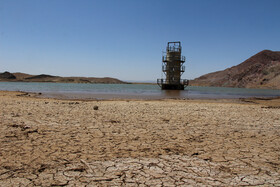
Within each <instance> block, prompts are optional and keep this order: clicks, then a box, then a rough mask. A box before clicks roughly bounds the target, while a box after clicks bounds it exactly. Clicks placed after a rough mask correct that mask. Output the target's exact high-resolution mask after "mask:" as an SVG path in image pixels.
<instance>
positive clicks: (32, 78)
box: [0, 72, 125, 84]
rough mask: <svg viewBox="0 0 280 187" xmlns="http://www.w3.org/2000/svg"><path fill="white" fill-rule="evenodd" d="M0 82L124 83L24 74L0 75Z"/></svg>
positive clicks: (101, 79) (8, 73) (102, 79)
mask: <svg viewBox="0 0 280 187" xmlns="http://www.w3.org/2000/svg"><path fill="white" fill-rule="evenodd" d="M0 81H5V82H6V81H12V82H62V83H104V84H121V83H125V82H123V81H121V80H118V79H115V78H111V77H104V78H96V77H60V76H52V75H46V74H41V75H29V74H25V73H10V72H4V73H0Z"/></svg>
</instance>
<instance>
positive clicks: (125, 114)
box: [0, 92, 280, 186]
mask: <svg viewBox="0 0 280 187" xmlns="http://www.w3.org/2000/svg"><path fill="white" fill-rule="evenodd" d="M19 94H20V93H16V92H0V111H1V113H0V132H1V133H0V145H1V146H0V186H66V185H67V186H75V185H76V186H151V185H155V186H180V185H182V186H184V185H188V184H189V185H202V186H205V185H213V186H214V185H218V186H236V185H275V186H279V185H280V169H279V168H280V144H279V142H280V138H279V136H280V108H279V106H280V105H279V101H278V103H276V104H275V103H273V102H271V103H269V102H266V101H261V102H259V103H258V102H256V101H249V102H247V103H237V102H236V103H234V102H222V101H206V100H204V101H199V100H163V101H70V100H69V101H67V100H55V99H42V98H33V97H27V96H17V95H19ZM95 106H98V108H97V107H95Z"/></svg>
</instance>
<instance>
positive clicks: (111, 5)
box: [0, 0, 280, 81]
mask: <svg viewBox="0 0 280 187" xmlns="http://www.w3.org/2000/svg"><path fill="white" fill-rule="evenodd" d="M279 9H280V1H279V0H262V1H260V0H192V1H188V0H174V1H170V0H137V1H136V0H24V1H22V0H17V1H16V0H0V72H3V71H10V72H25V73H30V74H41V73H45V74H52V75H60V76H93V77H107V76H109V77H115V78H119V79H121V80H136V81H146V80H156V79H157V78H160V77H161V74H162V73H161V56H162V51H163V50H165V47H166V44H167V42H169V41H181V42H182V47H183V49H182V50H183V51H182V54H183V55H184V56H186V59H187V60H186V63H185V66H186V72H185V73H184V75H183V78H187V79H193V78H196V77H198V76H200V75H203V74H205V73H210V72H213V71H218V70H223V69H225V68H228V67H231V66H234V65H237V64H239V63H241V62H242V61H244V60H246V59H247V58H249V57H250V56H252V55H254V54H255V53H257V52H259V51H261V50H264V49H270V50H274V51H279V50H280V35H279V34H280V21H279V18H280V11H279Z"/></svg>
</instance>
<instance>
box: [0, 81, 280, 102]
mask: <svg viewBox="0 0 280 187" xmlns="http://www.w3.org/2000/svg"><path fill="white" fill-rule="evenodd" d="M0 90H6V91H24V92H35V93H39V92H40V93H42V96H44V97H53V98H67V99H116V98H120V99H163V98H179V99H183V98H185V99H187V98H189V99H195V98H199V99H234V98H246V97H276V96H280V90H268V89H246V88H221V87H198V86H189V87H187V88H186V90H181V91H165V90H161V89H160V87H159V86H157V85H147V84H146V85H145V84H77V83H29V82H0Z"/></svg>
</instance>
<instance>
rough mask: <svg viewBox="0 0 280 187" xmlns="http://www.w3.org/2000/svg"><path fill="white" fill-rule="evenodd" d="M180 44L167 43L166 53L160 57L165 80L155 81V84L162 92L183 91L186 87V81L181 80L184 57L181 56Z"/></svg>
mask: <svg viewBox="0 0 280 187" xmlns="http://www.w3.org/2000/svg"><path fill="white" fill-rule="evenodd" d="M181 51H182V46H181V42H179V41H176V42H168V43H167V47H166V53H165V55H163V56H162V72H163V73H164V75H165V79H163V78H161V79H157V84H158V85H159V86H160V87H161V89H162V90H184V89H185V87H186V86H188V84H189V81H188V80H187V79H181V75H182V74H183V73H184V72H185V66H184V65H183V64H184V63H185V61H186V58H185V56H182V55H181Z"/></svg>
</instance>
